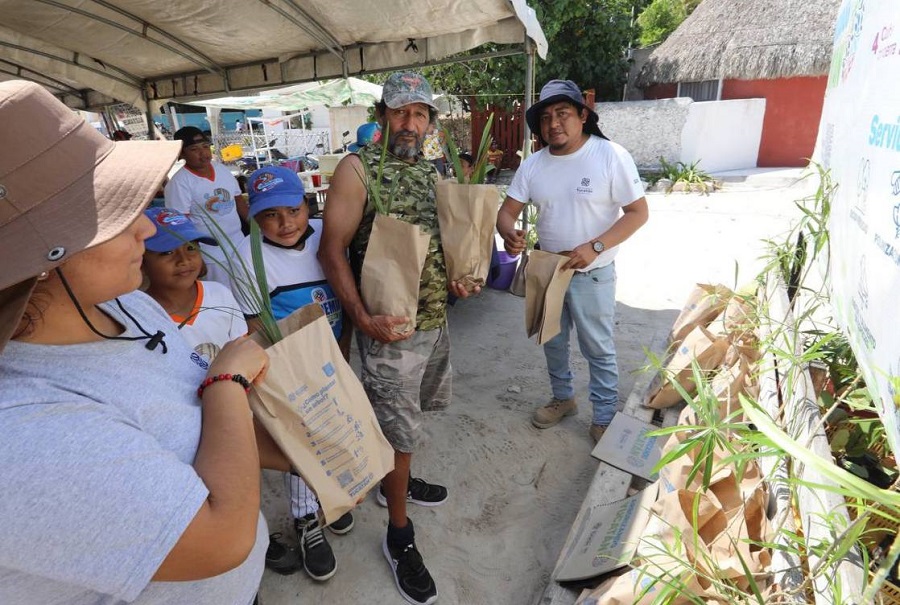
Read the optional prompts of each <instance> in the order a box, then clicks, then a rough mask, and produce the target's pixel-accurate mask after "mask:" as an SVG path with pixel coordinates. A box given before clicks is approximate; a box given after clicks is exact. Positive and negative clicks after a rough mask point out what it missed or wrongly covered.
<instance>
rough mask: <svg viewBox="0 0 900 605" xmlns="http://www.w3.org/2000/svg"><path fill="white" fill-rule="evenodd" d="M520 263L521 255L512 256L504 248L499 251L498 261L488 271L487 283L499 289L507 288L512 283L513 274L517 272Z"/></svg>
mask: <svg viewBox="0 0 900 605" xmlns="http://www.w3.org/2000/svg"><path fill="white" fill-rule="evenodd" d="M518 264H519V257H518V255H516V256H510V255H509V254H507V253H506V252H504V251H503V250H500V251H499V252H497V261H496V263H495V264H493V265H492V266H491V271H490V273H488V279H487V285H488V287H490V288H495V289H497V290H506V289H508V288H509V286H510V285H511V284H512V280H513V276H514V275H515V274H516V265H518Z"/></svg>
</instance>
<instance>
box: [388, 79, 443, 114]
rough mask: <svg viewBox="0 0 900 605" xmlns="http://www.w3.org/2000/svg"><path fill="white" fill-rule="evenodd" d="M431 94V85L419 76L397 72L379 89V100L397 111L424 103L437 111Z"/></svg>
mask: <svg viewBox="0 0 900 605" xmlns="http://www.w3.org/2000/svg"><path fill="white" fill-rule="evenodd" d="M433 97H434V95H433V94H432V93H431V84H429V83H428V80H426V79H425V77H424V76H422V75H421V74H417V73H413V72H409V71H398V72H396V73H393V74H391V77H389V78H388V79H387V82H385V83H384V87H383V88H382V89H381V100H382V101H384V103H385V105H387V106H388V107H390V108H391V109H397V108H398V107H403V106H404V105H409V104H410V103H425V104H426V105H428V106H429V107H433V108H435V109H437V105H435V104H434V100H433Z"/></svg>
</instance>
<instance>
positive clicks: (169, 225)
mask: <svg viewBox="0 0 900 605" xmlns="http://www.w3.org/2000/svg"><path fill="white" fill-rule="evenodd" d="M144 214H145V215H146V216H147V218H149V219H150V221H151V222H152V223H153V226H154V227H156V235H154V236H153V237H151V238H149V239H147V240H145V241H144V247H145V248H147V250H150V251H151V252H171V251H172V250H174V249H175V248H177V247H179V246H181V245H183V244H186V243H188V242H202V243H204V244H210V245H212V246H218V242H216V240H215V239H213V238H211V237H210V236H209V235H207V234H206V233H203V232H202V231H200V230H199V229H197V228H196V227H194V223H192V222H191V219H189V218H188V217H187V216H185V215H184V214H182V213H180V212H178V211H177V210H172V209H171V208H148V209H146V210H144Z"/></svg>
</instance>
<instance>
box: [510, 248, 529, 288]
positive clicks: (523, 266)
mask: <svg viewBox="0 0 900 605" xmlns="http://www.w3.org/2000/svg"><path fill="white" fill-rule="evenodd" d="M530 254H531V253H530V252H529V251H528V250H525V252H523V253H522V255H521V256H520V257H519V264H518V265H516V272H515V273H514V274H513V278H512V283H510V284H509V293H510V294H512V295H514V296H525V271H527V269H528V256H529V255H530Z"/></svg>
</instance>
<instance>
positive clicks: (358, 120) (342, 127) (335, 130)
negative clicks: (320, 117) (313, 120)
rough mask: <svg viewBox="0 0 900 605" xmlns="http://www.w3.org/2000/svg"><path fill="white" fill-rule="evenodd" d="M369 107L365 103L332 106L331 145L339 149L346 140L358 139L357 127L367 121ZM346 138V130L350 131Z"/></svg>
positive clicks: (351, 141) (349, 141)
mask: <svg viewBox="0 0 900 605" xmlns="http://www.w3.org/2000/svg"><path fill="white" fill-rule="evenodd" d="M368 111H369V108H368V107H366V106H364V105H348V106H346V107H332V108H331V110H330V111H329V116H330V120H331V145H332V147H333V148H334V149H337V148H338V147H340V146H341V145H342V144H343V141H344V140H346V141H347V143H348V144H349V143H353V142H355V141H356V129H357V128H359V127H360V126H362V125H363V124H365V123H366V121H367V120H366V116H367V115H368ZM348 131H349V133H350V134H348V135H347V136H346V138H345V137H344V136H343V134H344V132H348Z"/></svg>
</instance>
